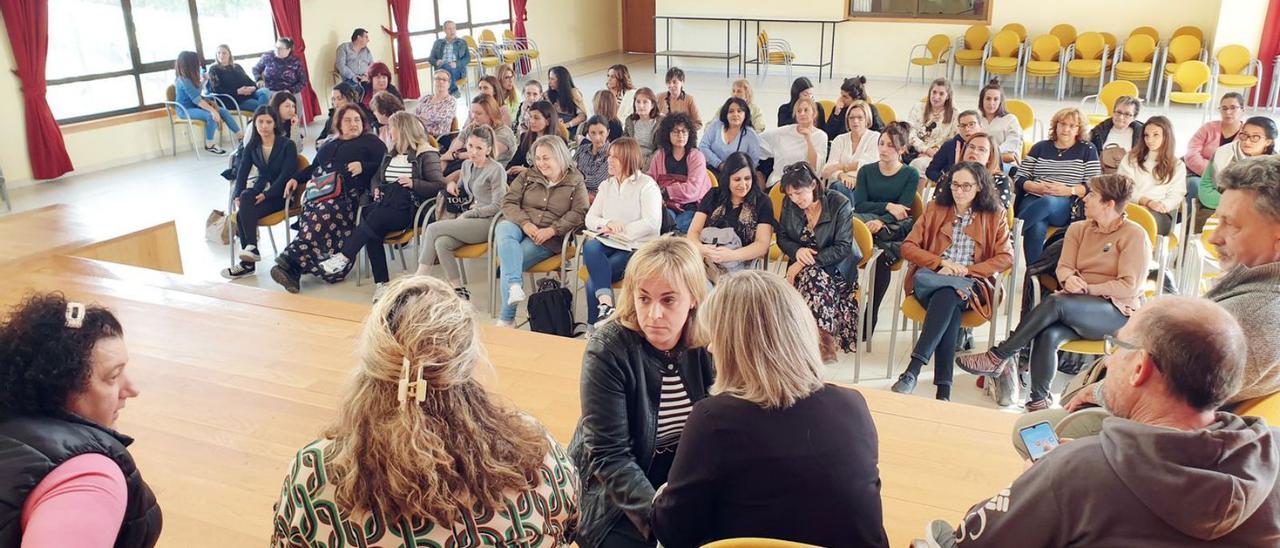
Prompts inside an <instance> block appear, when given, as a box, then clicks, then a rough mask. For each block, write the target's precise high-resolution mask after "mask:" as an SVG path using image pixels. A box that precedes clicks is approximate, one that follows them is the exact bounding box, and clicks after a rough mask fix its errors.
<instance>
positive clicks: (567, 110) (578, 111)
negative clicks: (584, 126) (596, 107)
mask: <svg viewBox="0 0 1280 548" xmlns="http://www.w3.org/2000/svg"><path fill="white" fill-rule="evenodd" d="M547 101H548V102H550V103H551V104H552V105H553V106H555V107H556V116H557V117H558V118H559V119H560V124H561V125H563V126H564V127H565V128H567V129H568V130H569V137H570V138H572V137H573V136H574V135H575V134H576V133H577V131H578V125H579V124H581V123H583V122H585V121H587V106H586V104H585V103H583V102H582V91H581V90H579V89H578V88H577V87H576V86H574V85H573V76H571V75H570V74H569V69H567V68H564V67H562V66H559V65H557V66H554V67H551V69H550V70H548V71H547Z"/></svg>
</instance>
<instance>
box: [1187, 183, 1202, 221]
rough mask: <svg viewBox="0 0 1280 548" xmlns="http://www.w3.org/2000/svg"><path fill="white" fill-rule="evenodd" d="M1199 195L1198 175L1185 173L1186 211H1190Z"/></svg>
mask: <svg viewBox="0 0 1280 548" xmlns="http://www.w3.org/2000/svg"><path fill="white" fill-rule="evenodd" d="M1199 197H1200V176H1199V175H1192V174H1191V173H1187V212H1188V213H1190V212H1191V211H1192V209H1191V208H1192V207H1194V206H1195V200H1196V199H1197V198H1199Z"/></svg>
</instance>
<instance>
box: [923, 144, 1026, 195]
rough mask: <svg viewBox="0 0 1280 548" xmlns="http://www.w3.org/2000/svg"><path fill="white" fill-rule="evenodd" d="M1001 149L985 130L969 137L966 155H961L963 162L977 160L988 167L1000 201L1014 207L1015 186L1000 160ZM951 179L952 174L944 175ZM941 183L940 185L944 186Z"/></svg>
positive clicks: (946, 178)
mask: <svg viewBox="0 0 1280 548" xmlns="http://www.w3.org/2000/svg"><path fill="white" fill-rule="evenodd" d="M998 152H999V150H998V149H997V147H996V140H995V139H994V138H992V137H991V136H990V135H987V134H986V133H984V132H978V133H977V134H975V135H974V136H973V137H970V138H969V142H967V143H965V145H964V155H963V156H962V157H961V161H962V162H977V163H979V164H981V165H982V166H983V167H985V168H987V173H988V174H990V175H991V181H992V182H993V183H994V186H995V189H996V194H997V195H998V196H999V197H1000V203H1002V204H1004V207H1005V209H1009V208H1011V207H1013V191H1012V190H1011V189H1012V188H1013V185H1012V183H1011V182H1010V181H1009V176H1008V175H1006V174H1005V172H1004V168H1003V167H1002V165H1003V164H1002V163H1001V161H1000V154H998ZM952 170H953V171H954V168H952ZM943 179H944V181H945V180H950V174H948V175H946V176H945V177H943ZM942 184H943V183H942V182H940V183H939V185H938V186H939V187H941V186H942Z"/></svg>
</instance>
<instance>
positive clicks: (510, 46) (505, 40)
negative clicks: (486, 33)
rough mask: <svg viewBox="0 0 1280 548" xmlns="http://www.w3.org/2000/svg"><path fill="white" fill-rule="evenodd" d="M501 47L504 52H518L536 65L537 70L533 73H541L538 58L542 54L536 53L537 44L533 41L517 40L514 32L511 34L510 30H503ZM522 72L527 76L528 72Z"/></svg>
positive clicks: (540, 61) (540, 62) (539, 59)
mask: <svg viewBox="0 0 1280 548" xmlns="http://www.w3.org/2000/svg"><path fill="white" fill-rule="evenodd" d="M502 46H503V50H504V51H508V52H510V51H515V52H519V54H520V55H521V56H523V57H525V58H527V59H530V60H531V61H533V62H534V63H536V64H537V68H536V69H534V72H535V73H537V74H541V73H542V59H541V58H540V57H541V55H542V54H541V52H539V51H538V44H537V43H535V42H534V41H533V40H530V39H528V38H519V37H517V36H516V34H515V33H514V32H511V29H504V30H503V31H502ZM524 72H525V74H528V72H529V71H528V70H525V71H524Z"/></svg>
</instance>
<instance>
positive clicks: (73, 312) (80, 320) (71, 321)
mask: <svg viewBox="0 0 1280 548" xmlns="http://www.w3.org/2000/svg"><path fill="white" fill-rule="evenodd" d="M66 317H67V320H66V325H67V327H70V328H71V329H80V326H82V325H84V317H85V308H84V305H83V304H80V303H73V302H68V303H67V316H66Z"/></svg>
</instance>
